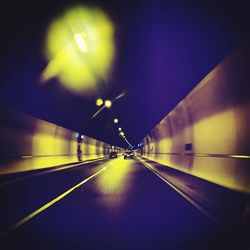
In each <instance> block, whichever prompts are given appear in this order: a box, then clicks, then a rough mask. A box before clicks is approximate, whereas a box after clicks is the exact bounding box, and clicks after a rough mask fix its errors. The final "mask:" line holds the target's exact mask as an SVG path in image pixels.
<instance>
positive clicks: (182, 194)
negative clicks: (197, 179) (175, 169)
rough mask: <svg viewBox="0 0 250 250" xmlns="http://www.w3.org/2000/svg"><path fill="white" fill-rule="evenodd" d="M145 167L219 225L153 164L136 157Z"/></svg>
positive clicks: (215, 221)
mask: <svg viewBox="0 0 250 250" xmlns="http://www.w3.org/2000/svg"><path fill="white" fill-rule="evenodd" d="M137 159H138V160H139V161H140V162H141V163H142V164H143V165H144V166H145V167H146V168H147V169H149V170H150V171H152V172H153V173H154V174H155V175H157V176H158V177H159V178H160V179H161V180H162V181H164V182H165V183H167V184H168V185H169V186H170V187H172V188H173V189H174V190H175V191H176V192H177V193H179V194H180V195H181V196H182V197H183V198H185V199H186V200H187V201H189V202H190V203H191V204H192V205H194V206H195V207H196V208H198V209H199V210H200V211H201V212H202V213H203V214H204V215H206V216H207V217H208V218H209V219H210V220H212V221H213V222H214V223H216V224H217V225H220V226H221V223H219V222H218V221H217V220H216V219H215V218H214V217H213V216H212V215H211V214H210V213H209V212H208V211H207V210H205V209H204V208H202V207H201V206H200V205H199V204H198V203H196V202H195V201H194V200H193V199H191V198H190V197H189V196H187V195H186V194H185V193H184V192H182V191H181V190H180V189H178V188H177V187H176V186H174V185H173V184H172V183H171V182H169V181H168V180H167V179H165V178H163V177H162V176H161V175H160V174H159V173H158V172H157V171H155V170H154V169H153V166H152V165H151V164H149V163H146V162H145V161H144V160H142V159H139V158H137Z"/></svg>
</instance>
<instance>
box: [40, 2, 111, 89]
mask: <svg viewBox="0 0 250 250" xmlns="http://www.w3.org/2000/svg"><path fill="white" fill-rule="evenodd" d="M114 53H115V46H114V27H113V24H112V23H111V21H110V19H109V18H108V16H107V15H106V14H105V13H104V12H103V11H102V10H100V9H99V8H96V7H92V8H90V7H84V6H77V7H72V8H69V9H68V10H66V11H65V12H64V13H63V14H62V15H61V16H59V17H58V18H57V19H55V20H54V22H53V23H52V24H51V25H50V26H49V28H48V32H47V38H46V45H45V56H46V59H47V60H48V65H47V67H46V68H45V69H44V71H43V73H42V81H43V82H45V81H47V80H49V79H51V78H53V77H57V78H58V79H59V80H60V82H61V83H62V84H63V85H64V86H65V87H67V88H68V89H70V90H71V91H73V92H77V93H80V94H88V93H91V92H94V91H96V90H97V89H98V87H99V84H100V83H101V82H106V80H107V78H108V76H109V71H110V68H111V65H112V62H113V58H114Z"/></svg>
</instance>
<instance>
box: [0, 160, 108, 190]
mask: <svg viewBox="0 0 250 250" xmlns="http://www.w3.org/2000/svg"><path fill="white" fill-rule="evenodd" d="M105 159H106V158H102V159H96V160H87V161H84V162H80V163H76V164H74V165H70V166H64V167H58V168H53V169H49V170H45V171H42V172H40V173H36V174H32V173H31V174H30V175H28V176H25V177H20V178H17V179H15V180H11V181H6V182H3V183H0V187H1V186H5V185H8V184H13V183H16V182H18V181H23V180H28V179H30V178H33V177H37V176H41V175H44V174H49V173H53V172H57V171H61V170H65V169H69V168H74V167H77V166H81V165H86V164H89V163H95V162H98V161H102V160H105ZM38 170H43V169H38ZM20 173H21V172H20Z"/></svg>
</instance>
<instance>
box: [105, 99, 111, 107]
mask: <svg viewBox="0 0 250 250" xmlns="http://www.w3.org/2000/svg"><path fill="white" fill-rule="evenodd" d="M104 105H105V107H106V108H111V106H112V102H111V101H110V100H106V101H105V103H104Z"/></svg>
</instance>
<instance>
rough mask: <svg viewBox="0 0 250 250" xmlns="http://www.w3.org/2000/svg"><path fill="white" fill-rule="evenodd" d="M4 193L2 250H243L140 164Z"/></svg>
mask: <svg viewBox="0 0 250 250" xmlns="http://www.w3.org/2000/svg"><path fill="white" fill-rule="evenodd" d="M15 178H16V177H15ZM8 181H9V180H8ZM0 192H1V193H0V195H1V197H0V198H1V204H3V205H1V214H0V216H1V218H0V219H1V224H0V226H1V230H2V231H3V232H5V233H7V234H6V235H5V236H4V237H2V239H1V244H4V246H3V248H1V249H129V250H130V249H146V250H147V249H170V250H175V249H176V250H177V249H178V250H179V249H180V250H182V249H192V250H193V249H220V250H221V249H237V248H236V247H237V245H236V246H235V245H234V243H235V242H234V241H233V238H232V237H231V235H230V232H228V231H225V229H223V228H222V227H221V226H219V225H218V224H216V223H214V221H213V220H211V219H210V218H209V217H208V216H206V215H205V214H204V213H202V212H201V211H200V210H199V209H197V207H195V206H194V205H193V204H192V203H190V201H189V200H188V199H186V198H185V197H183V196H182V195H180V193H178V192H177V191H176V190H175V189H174V188H173V187H171V186H170V185H167V184H166V182H164V181H162V180H161V179H160V178H159V177H158V176H157V175H156V174H154V173H153V172H151V171H150V170H149V169H147V168H146V167H145V166H144V165H143V163H142V162H141V161H139V160H138V159H127V160H124V159H123V158H121V157H119V158H117V159H113V160H107V159H105V160H102V161H99V162H95V163H90V164H87V165H82V166H77V167H75V168H68V169H64V170H62V171H56V172H51V173H48V174H44V175H39V176H36V177H35V178H25V179H23V180H20V181H18V182H14V183H10V184H7V185H3V186H1V189H0ZM20 221H21V222H22V223H21V224H20ZM18 223H19V224H18ZM15 225H16V226H15ZM235 244H237V243H235Z"/></svg>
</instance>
